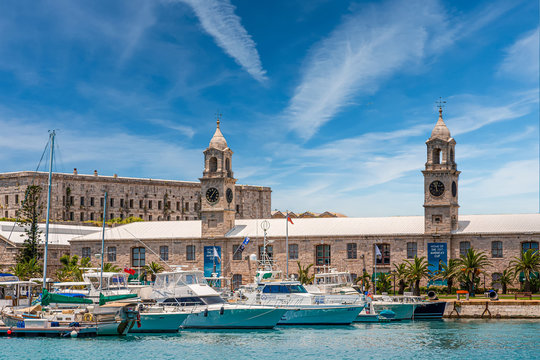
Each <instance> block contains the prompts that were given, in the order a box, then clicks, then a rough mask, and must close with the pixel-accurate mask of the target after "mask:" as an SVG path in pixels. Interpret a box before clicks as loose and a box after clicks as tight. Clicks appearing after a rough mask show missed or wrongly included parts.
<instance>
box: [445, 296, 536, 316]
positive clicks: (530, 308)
mask: <svg viewBox="0 0 540 360" xmlns="http://www.w3.org/2000/svg"><path fill="white" fill-rule="evenodd" d="M444 317H445V318H497V319H520V318H528V319H540V301H538V300H496V301H490V300H487V299H486V300H484V299H481V300H480V299H474V300H469V301H467V300H465V301H461V300H460V301H457V300H450V301H449V302H448V304H447V305H446V310H445V312H444Z"/></svg>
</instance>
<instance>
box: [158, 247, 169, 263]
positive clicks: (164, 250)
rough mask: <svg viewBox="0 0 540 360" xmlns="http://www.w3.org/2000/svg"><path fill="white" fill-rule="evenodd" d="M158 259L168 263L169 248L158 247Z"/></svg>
mask: <svg viewBox="0 0 540 360" xmlns="http://www.w3.org/2000/svg"><path fill="white" fill-rule="evenodd" d="M159 257H160V258H161V260H163V261H169V247H168V246H160V247H159Z"/></svg>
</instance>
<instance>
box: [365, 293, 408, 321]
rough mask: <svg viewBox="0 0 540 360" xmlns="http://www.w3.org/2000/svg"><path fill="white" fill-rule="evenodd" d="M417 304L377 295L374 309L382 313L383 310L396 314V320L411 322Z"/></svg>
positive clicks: (374, 300) (374, 299)
mask: <svg viewBox="0 0 540 360" xmlns="http://www.w3.org/2000/svg"><path fill="white" fill-rule="evenodd" d="M416 306H417V304H415V303H405V302H400V301H399V300H398V299H395V298H393V297H391V296H388V295H375V296H374V297H373V309H374V310H375V311H376V312H378V313H380V312H382V311H383V310H390V311H392V312H394V314H395V317H394V320H411V319H412V318H413V314H414V309H415V308H416Z"/></svg>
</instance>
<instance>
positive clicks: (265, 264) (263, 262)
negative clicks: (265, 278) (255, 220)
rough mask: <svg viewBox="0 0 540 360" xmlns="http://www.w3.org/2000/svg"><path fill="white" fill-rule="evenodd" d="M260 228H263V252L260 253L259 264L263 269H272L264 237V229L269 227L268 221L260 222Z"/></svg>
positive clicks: (266, 241)
mask: <svg viewBox="0 0 540 360" xmlns="http://www.w3.org/2000/svg"><path fill="white" fill-rule="evenodd" d="M261 229H262V230H263V232H264V233H263V236H264V237H263V253H262V259H261V260H260V264H261V266H262V268H263V269H264V270H270V271H272V261H271V260H270V257H269V256H268V253H267V251H266V247H267V246H268V240H267V239H266V231H267V230H268V229H270V222H269V221H268V220H264V221H263V222H262V223H261Z"/></svg>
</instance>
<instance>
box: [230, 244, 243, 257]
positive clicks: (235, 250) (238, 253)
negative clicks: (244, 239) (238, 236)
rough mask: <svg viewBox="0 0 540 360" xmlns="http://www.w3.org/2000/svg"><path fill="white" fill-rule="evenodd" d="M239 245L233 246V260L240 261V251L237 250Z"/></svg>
mask: <svg viewBox="0 0 540 360" xmlns="http://www.w3.org/2000/svg"><path fill="white" fill-rule="evenodd" d="M239 247H240V245H233V257H232V259H233V260H242V251H240V250H238V248H239Z"/></svg>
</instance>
